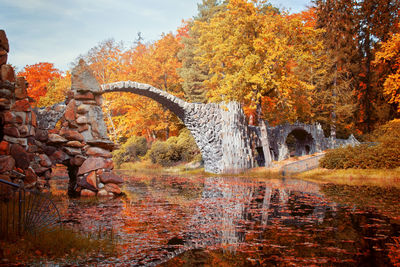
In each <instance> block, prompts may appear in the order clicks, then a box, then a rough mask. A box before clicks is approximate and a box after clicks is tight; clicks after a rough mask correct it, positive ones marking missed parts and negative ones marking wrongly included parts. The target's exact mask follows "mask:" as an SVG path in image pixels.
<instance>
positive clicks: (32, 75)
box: [18, 62, 61, 102]
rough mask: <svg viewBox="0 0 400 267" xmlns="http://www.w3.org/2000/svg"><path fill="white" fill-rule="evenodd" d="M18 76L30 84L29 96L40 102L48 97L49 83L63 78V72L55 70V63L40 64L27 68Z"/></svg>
mask: <svg viewBox="0 0 400 267" xmlns="http://www.w3.org/2000/svg"><path fill="white" fill-rule="evenodd" d="M18 76H23V77H25V79H26V81H27V82H28V83H29V86H28V95H29V96H30V97H32V98H33V99H34V100H35V101H36V102H38V101H39V100H40V98H41V97H43V96H44V95H46V93H47V86H48V83H49V82H50V81H51V80H53V79H54V78H60V77H61V71H60V70H58V69H56V68H54V65H53V63H48V62H40V63H37V64H34V65H27V66H25V68H24V70H23V71H22V72H19V73H18Z"/></svg>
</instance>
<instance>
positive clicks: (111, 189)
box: [104, 183, 121, 195]
mask: <svg viewBox="0 0 400 267" xmlns="http://www.w3.org/2000/svg"><path fill="white" fill-rule="evenodd" d="M104 189H105V190H106V191H107V192H111V193H114V194H115V195H119V194H121V188H119V186H118V185H116V184H111V183H110V184H106V185H104Z"/></svg>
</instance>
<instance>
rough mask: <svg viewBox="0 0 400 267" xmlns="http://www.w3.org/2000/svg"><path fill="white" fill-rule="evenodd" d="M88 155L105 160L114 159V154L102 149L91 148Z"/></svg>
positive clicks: (87, 152)
mask: <svg viewBox="0 0 400 267" xmlns="http://www.w3.org/2000/svg"><path fill="white" fill-rule="evenodd" d="M86 154H87V155H88V156H92V157H103V158H112V154H111V153H110V151H108V150H106V149H103V148H100V147H90V148H89V149H88V150H87V151H86Z"/></svg>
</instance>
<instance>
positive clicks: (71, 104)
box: [64, 99, 76, 121]
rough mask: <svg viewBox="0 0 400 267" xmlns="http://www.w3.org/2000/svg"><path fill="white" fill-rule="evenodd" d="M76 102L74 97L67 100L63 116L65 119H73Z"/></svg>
mask: <svg viewBox="0 0 400 267" xmlns="http://www.w3.org/2000/svg"><path fill="white" fill-rule="evenodd" d="M75 107H76V102H75V100H74V99H72V100H71V101H69V103H68V105H67V108H66V109H65V113H64V118H65V119H66V120H67V121H74V120H75V117H76V113H75Z"/></svg>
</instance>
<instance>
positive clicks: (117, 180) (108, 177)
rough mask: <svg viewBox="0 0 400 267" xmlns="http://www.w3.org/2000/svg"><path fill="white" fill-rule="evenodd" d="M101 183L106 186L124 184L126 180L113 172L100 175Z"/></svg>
mask: <svg viewBox="0 0 400 267" xmlns="http://www.w3.org/2000/svg"><path fill="white" fill-rule="evenodd" d="M99 178H100V181H101V182H102V183H104V184H108V183H113V184H122V183H123V182H124V179H122V178H121V177H120V176H118V175H116V174H114V173H113V172H104V173H102V174H101V175H99Z"/></svg>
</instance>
